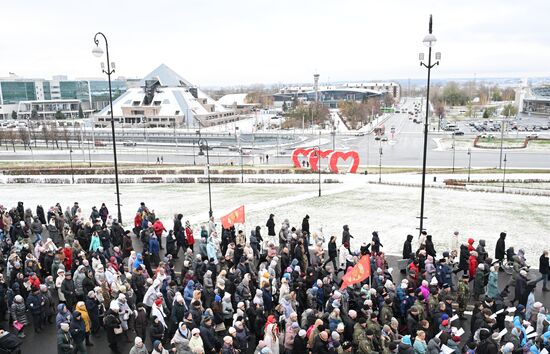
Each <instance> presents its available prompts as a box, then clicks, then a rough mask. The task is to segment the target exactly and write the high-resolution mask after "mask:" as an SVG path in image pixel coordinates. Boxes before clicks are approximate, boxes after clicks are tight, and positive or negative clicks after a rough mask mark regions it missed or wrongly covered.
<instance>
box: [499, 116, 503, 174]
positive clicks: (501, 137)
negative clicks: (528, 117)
mask: <svg viewBox="0 0 550 354" xmlns="http://www.w3.org/2000/svg"><path fill="white" fill-rule="evenodd" d="M500 123H501V124H502V127H500V156H499V160H498V169H499V170H500V169H502V149H503V144H504V119H503V120H502V121H501V122H500Z"/></svg>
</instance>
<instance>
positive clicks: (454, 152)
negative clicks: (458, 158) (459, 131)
mask: <svg viewBox="0 0 550 354" xmlns="http://www.w3.org/2000/svg"><path fill="white" fill-rule="evenodd" d="M455 154H456V145H455V133H454V132H453V173H455Z"/></svg>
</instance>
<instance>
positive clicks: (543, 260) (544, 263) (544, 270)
mask: <svg viewBox="0 0 550 354" xmlns="http://www.w3.org/2000/svg"><path fill="white" fill-rule="evenodd" d="M548 271H549V269H548V257H545V256H544V255H542V256H540V258H539V272H540V273H541V274H548Z"/></svg>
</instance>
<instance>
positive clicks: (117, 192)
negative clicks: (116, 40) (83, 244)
mask: <svg viewBox="0 0 550 354" xmlns="http://www.w3.org/2000/svg"><path fill="white" fill-rule="evenodd" d="M98 35H100V36H102V37H103V39H104V40H105V52H106V54H107V71H105V70H103V71H104V72H105V73H106V74H107V78H108V81H109V106H110V108H111V133H112V135H113V158H114V162H115V184H116V201H117V209H118V210H117V211H118V222H119V223H122V213H121V212H120V189H119V185H118V160H117V155H116V137H115V118H114V114H113V90H112V86H111V74H112V73H114V72H115V71H114V69H113V70H112V71H111V62H110V60H109V43H108V42H107V37H105V35H104V34H103V33H101V32H97V33H96V35H95V36H94V42H95V44H96V45H97V46H99V40H98V39H97V36H98Z"/></svg>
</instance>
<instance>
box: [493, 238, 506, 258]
mask: <svg viewBox="0 0 550 354" xmlns="http://www.w3.org/2000/svg"><path fill="white" fill-rule="evenodd" d="M505 239H506V236H500V238H499V239H498V241H497V246H496V248H495V258H496V259H504V256H505V255H506V244H505Z"/></svg>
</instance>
